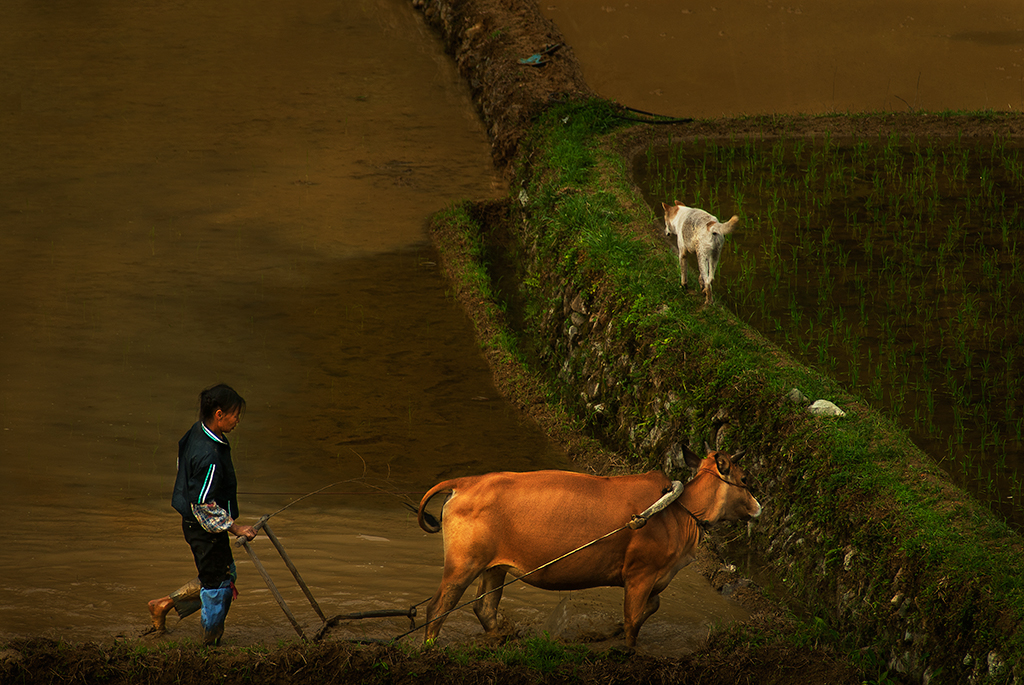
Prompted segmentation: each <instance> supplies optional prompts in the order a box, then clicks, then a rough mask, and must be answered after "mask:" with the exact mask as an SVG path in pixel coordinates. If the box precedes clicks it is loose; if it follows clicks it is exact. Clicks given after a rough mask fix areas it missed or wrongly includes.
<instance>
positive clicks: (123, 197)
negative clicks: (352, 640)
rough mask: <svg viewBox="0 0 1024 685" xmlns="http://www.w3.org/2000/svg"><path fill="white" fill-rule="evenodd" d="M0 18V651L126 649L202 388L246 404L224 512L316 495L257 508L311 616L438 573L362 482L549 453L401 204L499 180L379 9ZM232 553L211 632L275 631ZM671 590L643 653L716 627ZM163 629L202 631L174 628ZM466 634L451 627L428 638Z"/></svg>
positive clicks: (522, 617)
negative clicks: (231, 394)
mask: <svg viewBox="0 0 1024 685" xmlns="http://www.w3.org/2000/svg"><path fill="white" fill-rule="evenodd" d="M0 24H2V25H3V26H4V27H5V36H6V37H5V39H4V41H2V42H0V130H3V131H4V135H3V136H2V138H0V224H2V230H0V274H2V275H0V279H2V283H3V287H2V288H0V320H2V322H3V324H2V327H0V514H2V515H3V517H4V519H5V520H6V521H7V522H8V526H7V527H6V532H5V533H4V544H3V545H2V547H0V639H10V638H13V637H16V636H44V637H51V638H62V639H68V640H108V639H111V638H114V637H118V636H120V637H126V638H134V637H137V636H138V635H139V634H140V633H141V632H142V631H143V630H144V629H145V628H146V627H147V623H148V616H147V613H146V602H147V601H148V600H150V599H155V598H157V597H160V596H163V595H165V594H167V593H168V592H170V591H172V590H174V589H176V588H177V587H179V586H180V585H181V584H183V583H184V582H186V581H188V580H189V579H191V578H192V577H193V576H194V574H195V569H194V565H193V562H192V559H191V555H190V553H189V550H188V547H187V545H186V544H185V543H184V541H183V540H182V538H181V532H180V520H179V518H178V517H177V515H176V514H175V513H174V511H173V510H172V509H171V508H170V501H169V500H170V490H171V486H172V483H173V478H174V473H175V457H176V442H177V440H178V439H179V438H180V437H181V435H182V434H183V433H184V432H185V431H186V430H187V429H188V427H189V426H190V425H191V423H192V422H193V421H194V420H195V418H196V408H197V407H196V399H197V396H198V393H199V391H200V390H201V389H202V388H203V387H206V386H208V385H210V384H212V383H215V382H220V381H223V382H228V383H230V384H232V385H233V386H234V387H235V388H236V389H238V391H239V392H240V393H241V394H242V395H243V396H244V397H245V398H246V400H247V401H248V410H247V412H246V414H245V417H244V419H243V421H242V423H241V424H240V426H239V427H238V429H236V430H235V431H234V432H233V433H232V434H231V441H232V446H233V453H234V461H235V465H236V468H237V471H238V476H239V483H240V488H239V489H240V498H241V500H242V501H241V510H242V519H243V522H250V523H251V522H252V521H254V520H255V519H256V518H257V517H258V516H259V515H261V514H266V513H270V512H273V511H277V510H279V509H280V508H281V507H283V506H285V505H286V504H288V503H289V502H291V501H293V500H294V499H295V498H297V497H298V496H300V495H301V494H304V493H308V492H310V491H313V490H316V489H318V488H321V487H323V486H324V485H328V484H331V483H335V482H339V481H341V483H339V485H338V486H337V487H335V488H332V489H330V490H329V491H328V492H329V493H331V494H327V493H325V494H323V495H318V496H316V497H311V498H308V499H306V500H303V501H302V502H300V503H298V504H296V505H295V506H294V507H292V508H290V509H288V510H286V511H284V512H282V513H281V514H279V515H278V516H277V517H276V518H275V519H274V529H275V532H276V533H277V535H278V537H279V538H280V539H281V541H282V544H283V545H284V546H285V548H286V549H287V550H288V552H289V554H290V555H291V558H292V559H293V561H294V562H295V563H296V565H297V566H298V568H299V569H300V571H301V572H302V574H303V577H304V579H305V580H306V582H307V583H308V584H309V585H310V587H311V589H312V591H313V593H314V595H315V596H316V597H317V598H318V600H319V602H320V603H321V606H322V607H323V609H324V611H325V612H326V613H327V614H328V615H335V614H338V613H347V612H349V611H358V610H370V609H378V608H395V607H398V608H407V607H408V606H409V605H411V604H414V603H416V602H419V601H421V600H422V599H425V598H426V597H429V596H430V595H431V594H432V593H433V592H434V590H435V589H436V587H437V583H438V581H439V578H440V570H441V569H440V563H441V540H440V537H439V536H428V535H427V534H426V533H423V532H422V531H421V530H419V528H418V527H417V526H416V524H415V520H414V519H413V518H412V517H411V515H410V514H409V513H408V512H407V511H406V510H405V508H404V507H403V499H404V497H396V496H394V495H390V494H381V490H385V491H388V492H391V493H400V494H403V495H404V496H408V497H410V498H412V499H414V500H418V498H419V494H420V493H422V492H424V491H425V490H426V489H427V488H429V487H430V486H431V485H433V484H434V483H436V482H437V481H438V480H440V479H443V478H446V477H450V476H456V475H462V474H470V473H480V472H486V471H492V470H498V469H513V470H527V469H536V468H543V467H568V466H569V464H568V463H567V461H566V459H565V456H564V455H563V454H562V453H561V452H559V451H558V450H557V449H555V448H554V447H552V446H551V445H550V444H549V443H548V442H547V440H546V439H545V437H544V435H543V434H541V432H540V431H539V430H538V429H537V428H536V426H534V425H533V424H531V423H529V422H525V421H524V420H523V419H522V418H521V417H520V416H519V415H518V414H517V412H516V411H514V410H513V409H512V408H511V407H510V406H509V405H507V404H506V403H505V402H504V401H503V400H502V399H501V397H500V396H499V395H498V393H497V392H496V391H495V389H494V386H493V384H492V381H491V376H490V372H489V369H488V368H487V365H486V363H485V362H484V360H483V358H482V357H481V355H480V354H479V351H478V349H477V346H476V343H475V342H474V340H473V332H472V329H471V327H470V325H469V323H468V321H467V319H466V318H465V316H464V315H463V313H462V312H461V310H460V309H459V308H458V306H457V305H456V304H455V303H454V302H453V301H452V300H451V299H449V298H448V297H447V295H446V284H445V282H444V280H443V279H442V277H441V276H440V274H439V272H438V268H437V265H436V263H435V261H436V259H435V256H434V255H433V253H432V251H431V249H430V246H429V241H428V238H427V235H426V230H425V227H426V222H427V219H428V217H429V216H430V215H431V213H433V212H435V211H437V210H439V209H441V208H442V207H443V206H444V205H445V204H446V203H447V202H448V201H450V200H454V199H463V198H480V199H482V198H488V197H495V196H497V195H499V194H501V193H503V192H504V191H505V186H504V183H503V181H502V179H501V178H500V176H499V175H498V174H497V172H496V171H495V170H494V168H493V166H492V163H491V157H490V148H489V144H488V141H487V138H486V135H485V132H484V130H483V127H482V126H481V124H480V123H479V120H478V117H477V115H476V113H475V111H474V110H473V107H472V105H471V103H470V100H469V96H468V93H467V90H466V88H465V86H464V85H463V84H462V83H461V81H460V80H459V78H458V76H457V74H456V72H455V69H454V66H453V65H452V64H451V61H450V59H449V58H448V57H447V56H446V55H445V54H444V53H443V50H442V47H441V45H440V44H439V42H438V41H437V39H436V38H435V37H434V35H433V34H432V32H431V31H430V30H429V29H428V28H427V27H426V26H425V25H424V23H423V21H422V18H421V17H420V15H419V14H418V13H416V12H415V11H414V10H413V8H412V7H411V5H410V3H408V2H404V1H400V0H362V1H356V2H343V3H332V2H322V1H319V0H313V1H310V2H303V3H298V4H295V3H286V4H274V3H271V4H257V5H253V4H252V3H240V2H227V3H218V4H214V5H211V4H208V3H199V2H190V1H186V2H181V3H172V4H167V3H157V2H124V1H121V0H111V1H108V2H101V3H89V4H85V5H81V4H79V5H68V4H60V5H45V4H44V5H40V4H39V3H34V2H28V1H27V0H25V1H15V2H9V3H4V5H3V7H0ZM255 549H256V550H257V553H258V554H260V556H261V558H262V559H263V560H264V561H265V563H266V565H267V567H268V570H269V571H270V573H271V575H272V577H274V578H275V579H276V581H277V583H278V585H279V586H280V587H281V589H282V591H283V592H285V595H286V598H287V599H288V601H289V604H290V605H291V606H292V608H293V610H294V611H295V613H296V615H297V616H298V618H299V620H300V622H302V623H303V624H304V625H305V627H306V631H307V633H309V632H315V628H316V623H317V620H316V617H315V615H314V614H313V613H312V611H311V610H309V608H308V606H306V605H305V600H304V598H303V597H302V596H301V595H300V594H298V591H297V589H296V588H295V586H294V583H292V582H291V581H290V576H289V575H288V574H287V571H286V570H285V569H284V567H283V565H281V563H280V561H279V560H277V559H276V554H275V553H274V551H273V549H272V548H271V547H270V546H269V545H268V544H267V542H266V540H265V539H263V538H259V539H258V540H257V541H256V543H255ZM236 560H237V561H238V563H239V571H240V582H239V588H240V591H241V593H242V594H241V597H240V598H239V600H238V601H237V602H236V603H235V604H234V606H233V608H232V610H231V614H230V616H229V619H228V632H227V635H226V638H225V640H226V643H227V644H251V643H259V642H270V643H274V642H276V641H277V640H280V639H290V638H292V637H293V636H294V633H293V631H292V628H291V626H290V625H289V624H288V622H287V621H286V620H285V618H284V616H283V615H282V613H281V611H280V610H279V608H278V607H277V605H276V603H275V602H274V600H273V598H272V597H271V595H270V593H269V592H268V591H267V589H266V587H265V586H264V585H263V583H262V582H261V580H260V578H259V576H258V575H257V574H256V572H255V571H254V569H253V568H252V565H251V564H250V563H249V562H248V561H247V560H246V559H245V557H244V555H243V554H242V553H237V554H236ZM672 590H673V592H675V593H676V594H675V595H667V596H666V597H665V601H663V603H662V610H661V611H660V612H659V614H658V616H657V617H656V618H655V619H653V620H652V621H650V622H649V623H648V626H647V627H646V628H645V632H646V634H647V637H648V638H649V639H648V641H647V643H646V644H647V645H648V647H649V648H651V649H652V650H655V651H658V650H660V651H663V652H666V653H675V652H678V650H680V649H685V648H686V644H692V643H693V641H695V640H698V639H703V636H704V635H706V634H707V627H708V625H709V624H710V623H714V622H723V621H728V620H732V619H733V618H736V617H739V616H742V615H743V613H742V611H741V610H740V609H739V608H738V607H737V606H736V605H734V604H732V603H730V602H728V601H727V600H725V599H723V598H721V597H719V596H718V595H716V594H715V593H713V592H711V591H710V590H709V588H708V587H707V583H706V582H704V581H703V579H702V578H700V577H699V576H696V574H690V575H688V576H687V575H684V576H683V577H681V578H679V579H677V580H676V582H675V584H674V585H673V588H672ZM568 597H569V593H564V594H556V593H541V592H539V591H533V590H530V589H527V588H522V589H520V588H509V590H508V592H507V593H506V599H505V601H504V602H503V612H504V613H505V614H506V615H507V617H508V619H509V620H510V621H511V622H513V624H521V625H522V626H523V629H524V630H539V629H542V628H543V627H544V626H545V625H549V624H548V623H547V621H548V619H549V617H551V616H552V614H554V613H555V609H556V608H557V607H558V606H559V604H560V603H561V602H562V601H563V600H567V598H568ZM567 601H571V602H575V603H576V606H577V608H576V609H575V610H574V611H571V612H569V613H566V612H565V611H564V610H565V607H562V609H560V610H559V613H558V616H561V617H562V618H561V619H560V625H561V627H562V628H564V629H565V630H567V631H570V633H567V634H571V631H573V630H579V624H580V623H581V622H582V623H585V624H588V625H590V626H591V627H596V629H597V630H604V629H606V628H607V629H608V630H609V631H610V630H611V629H613V628H614V623H615V622H616V621H618V620H620V619H619V618H618V617H619V615H620V612H621V608H620V607H621V593H619V592H617V591H609V592H607V593H606V592H602V591H595V592H593V593H571V599H569V600H567ZM556 618H557V617H556ZM552 620H554V619H552ZM170 626H171V629H172V630H171V633H169V635H168V636H167V637H166V638H164V639H171V640H175V639H183V638H196V639H198V637H199V635H200V634H201V629H200V627H199V624H198V620H197V617H195V616H193V617H190V618H188V619H185V620H184V621H182V623H181V624H180V625H177V624H176V623H175V620H174V619H173V618H172V619H171V620H170ZM549 627H550V625H549ZM311 628H312V629H311ZM406 628H407V623H405V622H403V621H402V620H377V621H370V622H367V623H365V624H360V625H357V626H350V627H349V626H339V627H338V628H337V629H336V631H337V634H338V635H339V636H340V637H344V636H347V635H356V634H358V635H360V636H363V637H375V638H388V637H391V636H393V635H395V634H397V633H398V632H402V631H404V630H405V629H406ZM478 633H479V624H478V623H477V622H476V619H475V617H474V616H473V615H472V614H471V613H468V611H467V615H466V616H459V617H456V618H453V619H452V620H450V621H449V622H448V624H447V625H446V627H445V631H444V632H443V633H442V637H444V638H445V639H459V638H461V637H462V636H466V635H472V634H478ZM658 636H662V637H658ZM416 639H418V637H416V636H414V637H412V638H410V640H414V641H415V640H416ZM687 641H689V642H687Z"/></svg>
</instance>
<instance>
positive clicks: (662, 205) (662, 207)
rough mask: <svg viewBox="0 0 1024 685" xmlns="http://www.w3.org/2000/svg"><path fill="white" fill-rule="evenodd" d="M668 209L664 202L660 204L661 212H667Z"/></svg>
mask: <svg viewBox="0 0 1024 685" xmlns="http://www.w3.org/2000/svg"><path fill="white" fill-rule="evenodd" d="M668 208H669V206H668V205H667V204H665V203H664V202H662V203H661V209H662V210H663V211H666V212H667V211H668Z"/></svg>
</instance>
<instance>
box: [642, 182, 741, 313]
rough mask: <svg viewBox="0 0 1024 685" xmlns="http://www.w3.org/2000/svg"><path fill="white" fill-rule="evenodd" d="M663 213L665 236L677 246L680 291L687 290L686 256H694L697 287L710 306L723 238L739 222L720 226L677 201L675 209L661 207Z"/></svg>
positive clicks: (735, 218) (711, 218)
mask: <svg viewBox="0 0 1024 685" xmlns="http://www.w3.org/2000/svg"><path fill="white" fill-rule="evenodd" d="M661 206H662V208H663V209H664V210H665V235H672V234H673V233H675V234H676V243H677V245H678V246H679V271H680V273H681V280H682V284H683V287H684V288H685V287H686V253H687V252H693V253H695V254H696V255H697V267H698V268H699V269H700V287H701V290H703V291H704V304H709V303H710V302H711V281H713V280H715V269H717V268H718V256H719V255H720V254H721V253H722V243H724V242H725V236H727V235H729V234H730V233H732V232H733V229H734V228H736V224H737V223H738V222H739V220H740V218H739V217H738V216H734V217H733V218H731V219H729V220H728V221H727V222H725V223H724V224H723V223H720V222H719V221H718V219H716V218H715V217H713V216H711V215H710V214H708V213H707V212H705V211H704V210H703V209H697V208H696V207H687V206H686V205H684V204H683V203H682V202H679V201H678V200H676V203H675V204H674V205H667V204H665V203H664V202H662V203H661Z"/></svg>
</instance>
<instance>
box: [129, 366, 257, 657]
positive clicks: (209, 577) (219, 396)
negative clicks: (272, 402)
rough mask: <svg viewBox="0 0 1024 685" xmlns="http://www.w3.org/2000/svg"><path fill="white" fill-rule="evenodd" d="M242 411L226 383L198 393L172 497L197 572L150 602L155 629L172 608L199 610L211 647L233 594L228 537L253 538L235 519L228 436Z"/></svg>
mask: <svg viewBox="0 0 1024 685" xmlns="http://www.w3.org/2000/svg"><path fill="white" fill-rule="evenodd" d="M244 411H245V400H244V399H242V397H241V396H240V395H239V394H238V393H237V392H235V391H234V390H233V389H232V388H231V387H229V386H227V385H223V384H221V385H215V386H213V387H210V388H207V389H206V390H203V392H202V393H200V395H199V421H196V423H195V424H194V425H193V426H192V428H190V429H189V431H188V432H187V433H186V434H185V435H184V436H183V437H182V438H181V440H179V441H178V475H177V477H176V478H175V481H174V493H173V495H172V496H171V506H173V507H174V509H175V510H176V511H177V512H178V513H179V514H181V529H182V532H183V533H184V535H185V540H186V541H187V542H188V544H189V546H190V547H191V548H192V556H193V557H194V558H195V562H196V570H197V571H198V572H199V576H198V578H196V579H195V580H193V581H191V582H189V583H186V584H185V585H184V586H182V587H181V588H179V589H178V590H176V591H175V592H173V593H171V594H170V595H168V596H166V597H163V598H161V599H154V600H153V601H151V602H150V603H149V613H150V617H151V618H152V620H153V628H154V629H156V630H157V631H163V630H164V627H165V622H166V618H167V614H168V613H169V612H170V610H171V609H175V610H176V611H177V612H178V615H179V616H181V617H184V616H187V615H188V614H190V613H193V612H195V611H196V610H197V609H199V610H201V621H202V625H203V630H204V637H203V642H204V644H207V645H213V646H216V645H219V644H220V639H221V636H222V635H223V634H224V618H225V617H226V616H227V613H228V609H229V608H230V606H231V600H232V598H233V597H234V596H235V595H236V594H237V592H236V591H235V585H234V580H235V564H234V559H233V558H232V556H231V536H232V535H234V536H239V535H241V536H244V537H245V538H246V539H247V540H252V539H253V538H255V537H256V531H255V530H254V529H253V528H252V526H243V525H240V524H239V523H237V521H236V519H237V518H238V493H237V481H236V479H235V468H234V465H233V464H232V463H231V446H230V445H229V444H228V440H227V434H228V433H230V432H231V431H232V430H234V428H235V426H237V425H238V422H239V421H240V420H241V418H242V413H243V412H244Z"/></svg>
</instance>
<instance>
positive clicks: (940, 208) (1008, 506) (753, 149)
mask: <svg viewBox="0 0 1024 685" xmlns="http://www.w3.org/2000/svg"><path fill="white" fill-rule="evenodd" d="M646 160H647V173H646V175H645V176H644V177H643V178H642V179H640V180H641V186H642V187H643V189H644V192H645V194H646V195H647V196H648V197H649V198H650V200H651V203H652V205H653V206H658V205H657V202H660V201H663V200H668V201H670V200H671V199H675V198H679V199H684V198H686V199H688V200H689V201H688V202H687V204H691V205H694V206H700V207H702V208H704V209H707V210H708V211H711V212H712V213H719V214H732V213H736V214H739V215H740V217H741V218H742V219H743V224H741V229H740V230H739V231H738V232H737V233H736V234H734V236H733V238H732V239H731V241H730V246H729V248H728V249H727V250H726V253H725V254H724V256H723V258H722V261H721V264H720V267H719V278H718V279H717V280H716V281H715V285H716V293H719V292H720V293H721V299H720V300H719V302H720V304H721V305H723V306H727V307H730V308H732V309H733V310H734V311H735V312H736V313H737V314H738V315H739V316H740V317H742V318H743V319H745V320H747V321H748V322H749V323H750V324H752V325H753V326H755V327H756V328H758V329H759V330H761V331H762V332H763V333H764V334H765V335H766V336H768V337H769V338H770V339H773V340H774V341H775V342H776V343H777V344H779V345H781V346H783V347H786V348H788V349H789V350H790V351H791V352H792V353H793V354H794V355H796V356H797V357H799V358H801V359H802V360H803V361H804V362H805V363H808V364H810V365H812V366H816V367H819V368H820V369H821V370H822V371H825V372H828V373H832V374H833V375H835V376H836V377H837V378H839V379H840V380H841V381H843V382H844V383H846V384H847V385H848V387H850V389H851V390H852V391H853V392H855V393H857V394H859V395H861V396H862V397H865V398H866V399H868V400H869V401H870V402H872V403H874V404H875V405H876V407H877V408H878V409H880V410H882V411H885V412H888V413H889V414H890V415H892V416H893V417H895V418H897V419H898V420H901V421H902V422H903V424H904V425H905V426H906V428H907V430H908V432H909V434H910V435H911V437H912V438H914V439H915V441H916V442H917V443H918V444H919V445H920V446H921V447H922V449H924V450H925V451H926V452H928V453H929V454H931V455H932V457H933V458H934V459H935V460H936V461H937V462H938V463H940V464H942V465H943V467H944V468H946V469H947V471H948V472H949V473H950V475H951V476H952V477H953V478H954V479H955V480H958V481H959V482H960V483H961V484H963V485H965V486H966V487H968V488H971V489H973V491H974V492H975V494H976V495H977V496H978V497H979V498H981V499H983V500H985V501H988V502H989V503H990V504H991V505H992V506H993V508H994V509H995V510H997V511H998V512H1000V513H1002V514H1003V515H1004V516H1006V517H1007V518H1009V519H1010V520H1011V521H1012V522H1013V523H1015V524H1016V525H1024V515H1021V514H1017V513H1016V511H1015V509H1014V507H1013V506H1012V505H1013V504H1014V503H1015V502H1019V501H1020V497H1021V496H1022V494H1021V493H1022V491H1024V486H1022V484H1021V481H1020V479H1019V477H1018V475H1017V474H1018V473H1019V472H1020V469H1021V468H1022V467H1024V463H1022V461H1024V440H1022V433H1024V406H1022V405H1024V390H1022V388H1021V381H1020V379H1021V378H1022V377H1024V311H1021V310H1022V308H1021V307H1020V303H1021V302H1024V265H1022V264H1021V261H1022V260H1021V257H1022V256H1024V255H1021V254H1020V251H1019V250H1020V247H1019V244H1020V242H1021V238H1022V236H1024V212H1022V211H1021V208H1022V205H1024V144H1022V143H1021V142H1020V141H1017V140H1014V139H1011V138H1009V137H1006V136H1000V137H995V138H992V139H989V140H976V139H967V138H964V137H962V136H959V137H957V138H954V139H932V138H915V137H912V136H902V135H900V134H895V133H894V134H890V135H886V136H880V137H877V138H852V139H845V140H840V139H835V138H833V137H831V136H825V138H824V139H820V138H819V139H817V140H810V139H808V140H803V139H789V138H786V137H781V138H778V139H775V140H771V141H762V140H760V139H754V138H744V139H735V140H730V141H715V140H696V141H689V142H686V143H680V144H677V145H674V146H672V147H671V148H670V149H668V148H666V149H653V148H652V149H651V150H649V151H648V153H647V156H646ZM701 203H703V204H701ZM719 284H721V285H719Z"/></svg>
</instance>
